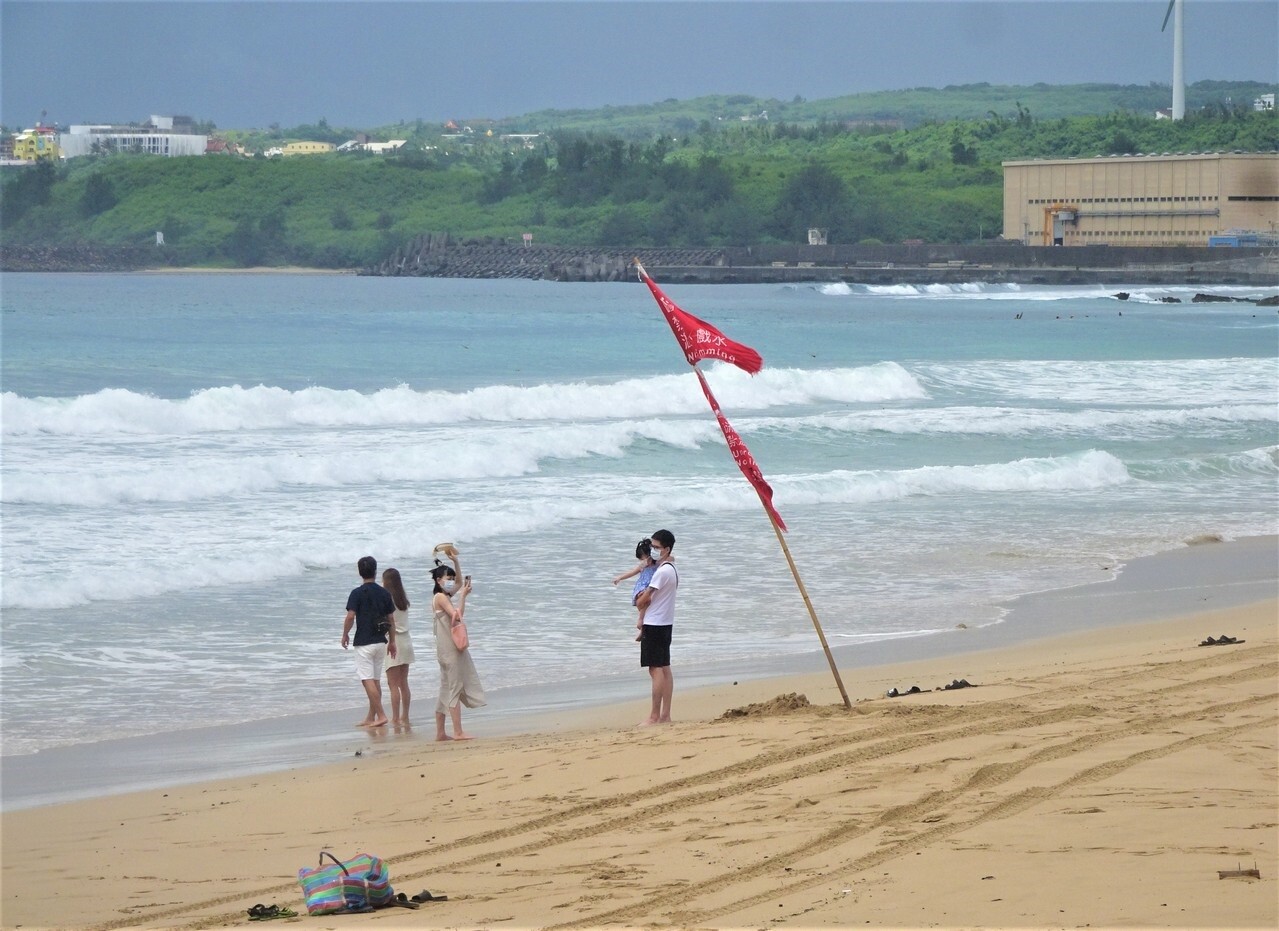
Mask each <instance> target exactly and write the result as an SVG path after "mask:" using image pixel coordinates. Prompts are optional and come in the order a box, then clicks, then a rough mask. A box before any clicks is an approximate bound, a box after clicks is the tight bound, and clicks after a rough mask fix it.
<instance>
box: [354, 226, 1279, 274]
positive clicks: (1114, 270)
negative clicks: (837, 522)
mask: <svg viewBox="0 0 1279 931" xmlns="http://www.w3.org/2000/svg"><path fill="white" fill-rule="evenodd" d="M1273 253H1274V250H1267V249H1228V250H1227V249H1222V248H1209V247H1206V246H1204V247H1195V246H1173V247H1109V246H1081V247H1068V248H1067V247H1057V248H1044V247H1032V246H1022V245H1020V244H1016V243H998V244H981V245H947V244H913V245H882V246H875V245H863V246H839V245H834V246H829V245H828V246H809V245H762V246H724V247H720V248H713V249H654V248H638V249H625V248H613V249H602V248H586V247H569V246H548V245H537V244H532V243H529V244H524V243H519V244H515V243H509V242H506V241H503V240H498V239H462V240H458V239H454V238H452V237H450V236H448V235H447V234H431V233H428V234H424V235H422V236H419V237H417V238H416V239H414V240H413V241H412V242H410V243H407V244H406V245H405V246H403V247H402V248H400V249H397V250H396V251H395V252H394V253H392V254H391V255H390V256H388V257H387V258H386V259H385V260H383V261H382V262H380V263H378V264H376V265H374V266H371V267H369V268H365V269H362V270H361V274H366V275H387V276H409V277H413V276H421V277H442V278H534V279H543V280H549V281H624V280H629V279H631V278H633V275H634V273H633V272H632V271H631V270H630V263H631V260H632V259H634V258H638V259H639V260H640V261H641V262H643V263H644V266H645V267H646V268H647V269H648V271H649V273H650V274H652V275H653V276H654V277H655V278H656V279H658V280H661V281H669V282H681V283H687V284H697V283H700V284H726V283H737V284H756V283H789V282H811V281H846V282H850V283H853V282H856V283H862V284H934V283H939V284H945V283H958V282H966V281H990V282H1015V283H1021V284H1105V283H1108V282H1123V281H1141V282H1143V283H1148V284H1170V285H1172V284H1176V285H1197V284H1202V285H1245V286H1246V285H1256V286H1259V287H1279V259H1277V258H1276V257H1275V256H1274V254H1273Z"/></svg>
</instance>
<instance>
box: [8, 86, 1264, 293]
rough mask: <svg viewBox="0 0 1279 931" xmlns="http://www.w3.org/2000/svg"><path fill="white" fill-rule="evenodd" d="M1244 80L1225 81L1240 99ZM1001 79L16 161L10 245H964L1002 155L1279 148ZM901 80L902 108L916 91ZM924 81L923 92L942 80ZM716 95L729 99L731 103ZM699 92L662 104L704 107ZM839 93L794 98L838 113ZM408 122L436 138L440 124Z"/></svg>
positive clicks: (984, 219)
mask: <svg viewBox="0 0 1279 931" xmlns="http://www.w3.org/2000/svg"><path fill="white" fill-rule="evenodd" d="M1240 86H1241V85H1238V84H1231V85H1229V89H1230V90H1231V94H1232V95H1237V94H1238V92H1239V90H1238V89H1239V88H1240ZM1247 86H1249V87H1251V86H1254V85H1247ZM1256 86H1259V85H1256ZM1196 87H1200V88H1201V90H1202V87H1201V86H1200V85H1196ZM988 90H989V91H990V94H989V95H988V96H986V97H982V96H981V93H979V90H978V88H976V87H969V88H959V89H955V91H956V96H952V97H949V98H947V99H949V100H950V101H951V102H952V103H953V102H955V101H958V100H960V99H961V97H962V98H963V99H965V100H968V101H969V102H968V103H966V104H965V106H966V107H969V108H978V107H982V106H985V107H986V109H985V110H984V111H982V112H981V113H979V114H978V115H975V116H971V117H967V118H963V119H950V120H945V121H940V120H938V121H931V122H922V123H921V124H920V125H917V126H914V127H912V128H896V127H894V126H890V125H874V124H864V123H857V122H853V123H851V124H850V123H849V122H848V121H847V120H840V121H837V120H834V119H822V118H820V117H818V118H817V119H815V120H813V119H809V120H808V121H806V122H805V121H800V120H796V121H794V122H783V121H781V120H775V119H774V118H773V113H772V111H770V113H769V119H768V120H767V121H765V120H762V119H761V120H752V121H742V120H740V119H733V120H718V119H717V120H715V121H714V122H711V121H709V120H706V119H703V120H702V121H701V122H700V123H699V124H698V125H697V126H696V127H695V128H694V129H693V130H692V131H689V132H685V133H681V134H680V135H678V136H673V135H668V134H665V133H655V134H650V135H648V136H646V137H644V138H629V137H628V136H627V134H625V133H622V132H614V133H609V132H605V131H603V129H602V128H601V123H600V122H599V119H600V113H602V112H603V111H595V116H594V117H593V118H592V119H593V121H589V120H586V118H585V117H583V120H584V121H583V122H582V123H581V126H580V127H577V128H557V129H553V130H547V131H546V132H545V134H544V135H543V136H542V137H541V138H540V139H539V140H538V142H537V143H536V144H535V145H534V147H533V148H532V149H526V148H522V147H513V146H512V144H511V143H510V142H507V141H503V140H502V139H501V133H497V134H495V135H493V136H492V137H489V136H486V135H484V134H480V133H477V134H475V135H474V137H472V138H470V139H468V140H467V141H466V143H465V144H464V145H454V146H452V147H449V146H444V145H437V146H436V147H435V148H433V149H430V150H423V149H422V148H421V147H420V144H417V145H415V147H413V148H410V147H408V146H406V147H405V150H404V151H403V153H402V154H399V155H396V156H389V157H384V156H372V155H368V154H345V153H334V154H330V155H317V156H306V157H295V158H287V159H284V158H275V159H266V158H261V157H258V158H247V159H246V158H240V157H236V156H206V157H204V158H175V159H160V158H152V157H147V156H139V155H109V156H91V157H85V158H77V159H73V160H70V161H68V162H67V163H65V164H62V165H59V166H53V165H47V164H46V165H41V166H40V167H39V168H26V169H16V170H13V169H11V170H9V171H8V172H7V173H6V175H5V179H6V180H5V184H4V187H3V190H2V193H0V225H2V235H3V244H5V245H15V246H16V245H24V246H26V245H40V246H50V247H84V246H86V245H90V246H91V245H99V246H123V245H132V246H144V245H148V244H151V243H153V242H154V235H155V231H157V230H161V231H163V232H164V236H165V242H166V245H165V247H164V249H163V251H162V252H160V253H156V254H157V255H163V256H164V259H163V261H167V262H169V263H173V264H183V265H187V264H199V265H216V264H220V265H228V266H248V265H260V264H266V265H273V264H301V265H311V266H318V267H335V268H336V267H354V266H361V265H366V264H372V263H374V262H376V261H379V260H380V259H381V258H383V257H384V256H385V255H387V254H388V253H389V252H390V251H392V250H393V249H394V248H396V247H397V246H399V245H401V244H402V243H404V242H406V241H408V240H409V239H412V238H413V237H415V236H417V235H419V234H421V233H423V232H427V231H430V232H448V233H450V234H453V235H454V236H457V237H463V238H465V237H499V238H505V239H510V240H518V238H519V236H520V235H521V234H522V233H525V232H528V233H532V234H533V235H534V237H535V239H536V241H538V242H541V243H552V244H563V245H574V246H717V245H745V244H751V243H764V242H797V241H801V240H802V239H803V237H804V234H805V231H806V230H807V228H808V227H810V226H820V227H824V228H826V229H827V230H828V231H829V233H828V235H829V237H830V241H831V242H842V243H854V242H862V241H882V242H896V241H900V240H902V239H923V240H926V241H933V242H965V241H971V240H975V239H979V238H985V239H989V238H991V237H994V236H996V235H998V233H999V230H1000V228H1001V221H1002V218H1001V210H1002V173H1001V169H1000V162H1001V161H1004V160H1009V159H1020V158H1039V157H1067V156H1079V157H1091V156H1095V155H1105V154H1110V153H1115V154H1122V153H1138V152H1147V153H1154V152H1191V151H1194V152H1198V151H1233V150H1241V151H1271V150H1279V128H1277V126H1279V121H1277V119H1276V114H1275V113H1274V112H1273V111H1270V112H1254V111H1253V110H1252V109H1251V107H1250V103H1251V98H1248V104H1249V105H1248V106H1241V105H1238V104H1231V105H1227V104H1226V103H1225V102H1224V99H1223V100H1220V101H1217V102H1216V103H1214V104H1213V105H1211V106H1203V107H1199V108H1196V109H1193V110H1190V111H1189V112H1188V116H1187V118H1186V119H1185V120H1181V121H1177V122H1173V121H1170V120H1155V119H1153V118H1152V117H1151V116H1149V115H1147V114H1145V113H1144V112H1142V113H1138V112H1134V111H1130V110H1126V109H1113V110H1111V111H1109V112H1107V113H1105V114H1102V115H1082V116H1080V115H1076V116H1062V117H1052V118H1048V117H1046V116H1044V115H1043V114H1040V113H1038V112H1036V111H1035V109H1034V108H1033V107H1032V106H1031V105H1029V104H1028V103H1027V102H1026V99H1023V98H1014V99H1013V101H1012V104H1011V106H1009V107H1006V108H1003V109H999V108H997V107H996V106H987V105H988V104H990V103H991V102H992V101H995V100H1002V99H1004V98H1003V96H1001V95H1004V94H1005V93H1007V92H1012V91H1016V92H1017V93H1020V94H1024V96H1025V98H1029V99H1039V100H1043V101H1050V100H1053V99H1055V98H1054V97H1053V96H1052V95H1051V94H1050V93H1049V92H1052V91H1063V90H1069V91H1071V92H1072V93H1074V94H1075V95H1076V99H1088V100H1091V99H1092V98H1091V97H1088V96H1087V95H1082V96H1081V94H1082V92H1081V91H1080V89H1079V88H1078V87H1076V88H1070V89H1062V88H1045V89H1044V92H1043V94H1041V95H1040V96H1039V97H1038V98H1035V97H1032V96H1031V93H1032V92H1035V91H1036V90H1037V89H1036V88H1007V89H1000V88H990V89H988ZM1119 90H1122V89H1119ZM949 91H950V89H943V90H941V91H931V92H929V93H930V94H931V95H933V96H938V95H940V96H943V97H945V96H946V95H947V94H948V93H949ZM960 91H962V92H963V94H962V95H960V94H959V92H960ZM1110 92H1111V93H1117V92H1118V90H1116V89H1114V88H1111V89H1110ZM896 93H897V95H898V96H897V97H896V98H895V99H896V101H897V105H898V106H899V107H901V106H904V104H903V101H905V100H908V99H909V100H913V99H914V98H913V97H911V96H910V95H913V94H915V93H916V92H913V91H902V92H896ZM919 93H920V96H919V100H920V102H921V106H922V104H923V101H924V100H925V99H926V98H927V97H928V96H929V94H924V93H923V92H919ZM901 95H907V96H906V97H902V96H901ZM866 96H868V95H860V97H866ZM871 96H873V95H871ZM1068 96H1069V95H1067V97H1068ZM969 98H971V99H969ZM716 99H717V100H720V101H721V102H722V105H723V106H725V107H728V106H732V105H731V104H729V101H732V100H735V99H737V98H722V99H721V98H716ZM847 99H848V100H853V99H860V98H847ZM1063 99H1065V98H1063ZM705 100H706V99H703V100H702V101H689V102H686V103H685V104H683V105H677V104H675V103H672V104H671V105H670V107H671V109H669V110H668V111H664V112H666V113H667V114H668V115H669V113H673V112H676V110H677V109H678V107H680V106H682V107H684V108H685V109H684V110H683V111H681V112H684V113H687V114H693V113H702V112H706V111H705V110H704V107H705ZM862 103H863V104H865V101H863V102H862ZM843 105H844V104H842V103H841V102H839V101H821V102H816V103H813V104H805V103H792V104H790V105H788V107H792V108H804V107H809V108H821V107H826V108H830V112H832V113H833V112H837V110H838V107H840V106H843ZM866 105H869V104H866ZM1060 105H1062V106H1064V105H1065V104H1064V103H1062V104H1060ZM792 112H794V111H792ZM805 112H808V113H809V114H810V115H811V114H812V113H815V112H817V109H810V110H807V111H805ZM894 112H896V113H898V114H899V116H900V114H901V113H903V112H904V111H903V110H901V109H898V110H896V111H894ZM619 114H620V110H619ZM536 116H537V115H531V116H530V117H528V119H529V120H530V121H533V120H534V118H535V117H536ZM651 117H652V114H649V115H648V116H647V117H646V118H651ZM618 118H619V119H620V115H619V117H618ZM638 118H639V117H638V115H637V116H636V119H638ZM663 118H665V117H663ZM677 118H678V117H677ZM688 118H690V119H691V118H692V116H691V115H690V116H689V117H688ZM895 118H897V117H895ZM587 127H589V128H590V131H589V132H587V131H585V128H587ZM310 128H311V129H313V130H314V129H317V128H321V127H319V126H318V124H317V126H314V127H310ZM413 130H414V133H415V134H416V135H417V136H418V137H419V138H422V139H423V140H424V142H425V140H427V139H430V140H433V141H434V142H436V143H438V142H439V141H440V140H439V134H438V131H434V132H433V131H432V130H431V128H430V127H429V126H422V125H421V124H417V125H415V126H414V127H413ZM329 131H330V132H334V133H337V132H338V131H337V130H329ZM379 135H381V134H379ZM383 137H385V136H383Z"/></svg>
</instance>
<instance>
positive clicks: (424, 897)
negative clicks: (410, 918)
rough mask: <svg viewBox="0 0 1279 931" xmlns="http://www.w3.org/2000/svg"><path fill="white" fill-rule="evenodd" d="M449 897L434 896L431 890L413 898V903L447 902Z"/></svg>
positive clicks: (423, 891) (424, 890) (426, 890)
mask: <svg viewBox="0 0 1279 931" xmlns="http://www.w3.org/2000/svg"><path fill="white" fill-rule="evenodd" d="M448 900H449V897H448V896H446V895H432V894H431V892H430V890H428V889H423V890H422V891H421V892H419V893H418V894H417V895H415V896H413V897H412V898H411V899H410V900H409V901H411V902H447V901H448Z"/></svg>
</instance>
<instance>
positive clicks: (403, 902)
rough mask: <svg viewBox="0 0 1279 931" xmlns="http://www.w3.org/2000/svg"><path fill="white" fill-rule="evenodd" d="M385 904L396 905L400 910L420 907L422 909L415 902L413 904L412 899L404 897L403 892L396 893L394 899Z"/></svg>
mask: <svg viewBox="0 0 1279 931" xmlns="http://www.w3.org/2000/svg"><path fill="white" fill-rule="evenodd" d="M387 904H388V905H398V906H399V907H400V908H421V907H422V906H420V905H419V904H418V903H417V902H414V901H413V900H412V899H410V898H409V897H408V896H407V895H405V894H404V893H403V892H397V893H396V894H395V898H393V899H392V900H391V901H390V902H389V903H387Z"/></svg>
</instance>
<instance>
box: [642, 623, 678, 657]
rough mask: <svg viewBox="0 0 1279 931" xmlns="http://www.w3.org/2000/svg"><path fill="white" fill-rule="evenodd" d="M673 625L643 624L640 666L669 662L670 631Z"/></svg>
mask: <svg viewBox="0 0 1279 931" xmlns="http://www.w3.org/2000/svg"><path fill="white" fill-rule="evenodd" d="M673 629H674V628H673V625H671V624H662V625H660V626H653V625H650V624H645V625H644V636H643V637H642V638H641V639H640V665H641V666H669V665H670V664H671V631H672V630H673Z"/></svg>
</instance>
